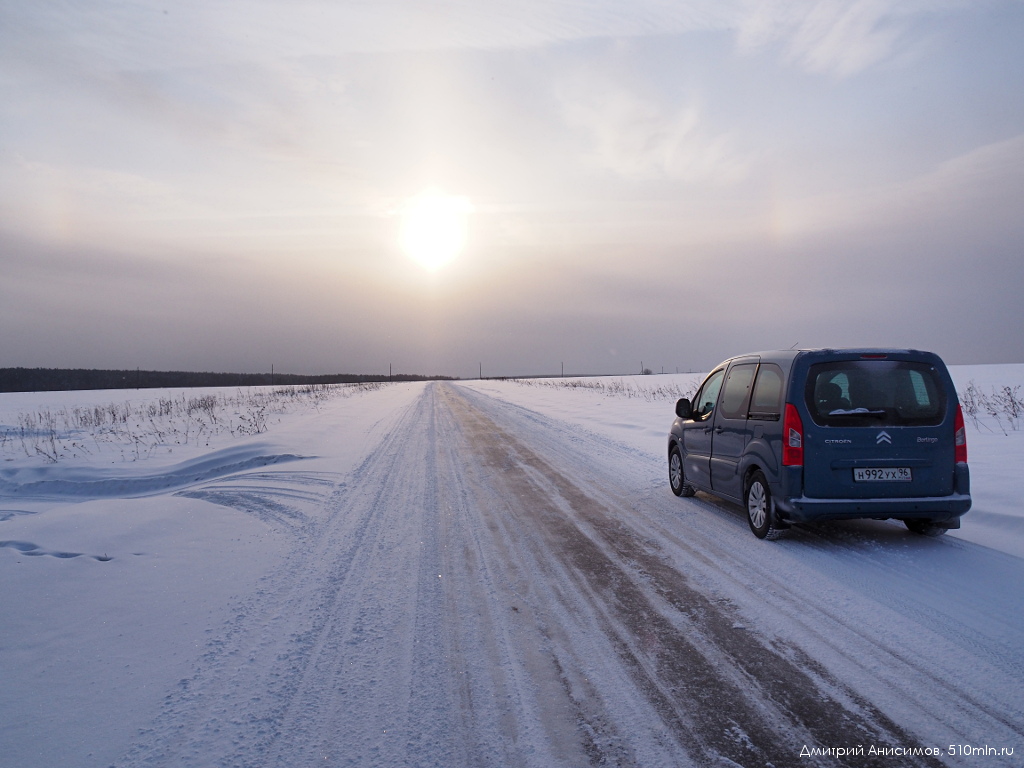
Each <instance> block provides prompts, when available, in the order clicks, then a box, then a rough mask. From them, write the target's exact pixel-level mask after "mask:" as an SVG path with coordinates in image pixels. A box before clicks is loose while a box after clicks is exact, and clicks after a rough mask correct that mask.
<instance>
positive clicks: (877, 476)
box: [853, 467, 914, 483]
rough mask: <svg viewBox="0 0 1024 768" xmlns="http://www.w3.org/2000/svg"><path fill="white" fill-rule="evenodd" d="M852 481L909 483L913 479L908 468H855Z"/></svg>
mask: <svg viewBox="0 0 1024 768" xmlns="http://www.w3.org/2000/svg"><path fill="white" fill-rule="evenodd" d="M853 479H854V481H855V482H858V483H909V482H910V481H911V480H913V479H914V478H913V476H912V475H911V473H910V468H909V467H857V468H855V469H854V470H853Z"/></svg>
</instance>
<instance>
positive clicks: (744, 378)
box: [722, 363, 757, 419]
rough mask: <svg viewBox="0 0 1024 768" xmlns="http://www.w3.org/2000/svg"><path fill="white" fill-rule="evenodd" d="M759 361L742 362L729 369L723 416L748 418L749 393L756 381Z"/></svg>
mask: <svg viewBox="0 0 1024 768" xmlns="http://www.w3.org/2000/svg"><path fill="white" fill-rule="evenodd" d="M756 368H757V363H742V364H740V365H734V366H733V367H732V368H730V369H729V375H728V376H727V377H726V379H725V392H724V393H723V394H722V416H723V417H724V418H726V419H744V418H746V404H747V395H749V394H750V384H751V382H753V381H754V371H755V370H756Z"/></svg>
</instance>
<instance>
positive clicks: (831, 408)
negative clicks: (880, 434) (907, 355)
mask: <svg viewBox="0 0 1024 768" xmlns="http://www.w3.org/2000/svg"><path fill="white" fill-rule="evenodd" d="M807 407H808V408H809V409H810V411H811V417H812V418H813V419H814V421H815V423H817V424H821V425H824V426H830V427H838V426H867V427H875V426H894V427H899V426H934V425H936V424H939V423H941V422H942V419H943V417H944V416H945V413H946V396H945V391H944V389H943V387H942V381H941V379H940V378H939V375H938V372H937V371H936V370H935V369H934V368H933V367H932V366H930V365H927V364H925V363H910V362H902V361H896V360H850V361H843V362H835V363H822V364H819V365H812V366H811V371H810V376H809V377H808V379H807Z"/></svg>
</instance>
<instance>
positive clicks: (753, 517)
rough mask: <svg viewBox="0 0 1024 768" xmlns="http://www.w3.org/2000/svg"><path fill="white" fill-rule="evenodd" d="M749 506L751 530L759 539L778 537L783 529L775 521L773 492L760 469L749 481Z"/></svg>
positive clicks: (745, 495)
mask: <svg viewBox="0 0 1024 768" xmlns="http://www.w3.org/2000/svg"><path fill="white" fill-rule="evenodd" d="M744 499H745V501H746V506H747V522H748V523H750V530H751V531H753V532H754V535H755V536H757V538H759V539H777V538H779V536H781V535H782V531H783V529H782V528H781V527H780V526H779V525H777V524H776V522H775V509H774V507H773V506H772V492H771V490H770V489H769V488H768V481H767V480H766V479H765V476H764V473H763V472H761V471H760V470H758V471H757V472H754V474H752V475H751V476H750V479H749V480H748V481H747V492H746V493H745V494H744Z"/></svg>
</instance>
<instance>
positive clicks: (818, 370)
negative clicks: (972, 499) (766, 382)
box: [804, 356, 956, 499]
mask: <svg viewBox="0 0 1024 768" xmlns="http://www.w3.org/2000/svg"><path fill="white" fill-rule="evenodd" d="M876 358H877V359H876ZM955 403H956V400H955V393H953V392H952V385H951V384H950V383H949V377H948V374H947V373H946V372H945V370H944V369H941V370H940V369H939V368H938V367H937V365H935V364H933V363H931V362H926V361H920V360H912V359H892V358H890V357H888V356H875V357H868V356H858V357H857V358H855V359H849V360H833V361H829V362H822V363H817V364H812V365H811V366H810V368H809V372H808V376H807V384H806V389H805V393H804V405H805V406H806V409H807V411H808V415H809V416H810V423H809V424H807V425H806V426H805V435H804V440H805V443H804V446H805V447H804V493H805V494H806V495H807V496H809V497H812V498H826V499H827V498H847V499H859V498H910V497H934V496H948V495H950V494H951V493H953V476H954V414H955Z"/></svg>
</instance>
